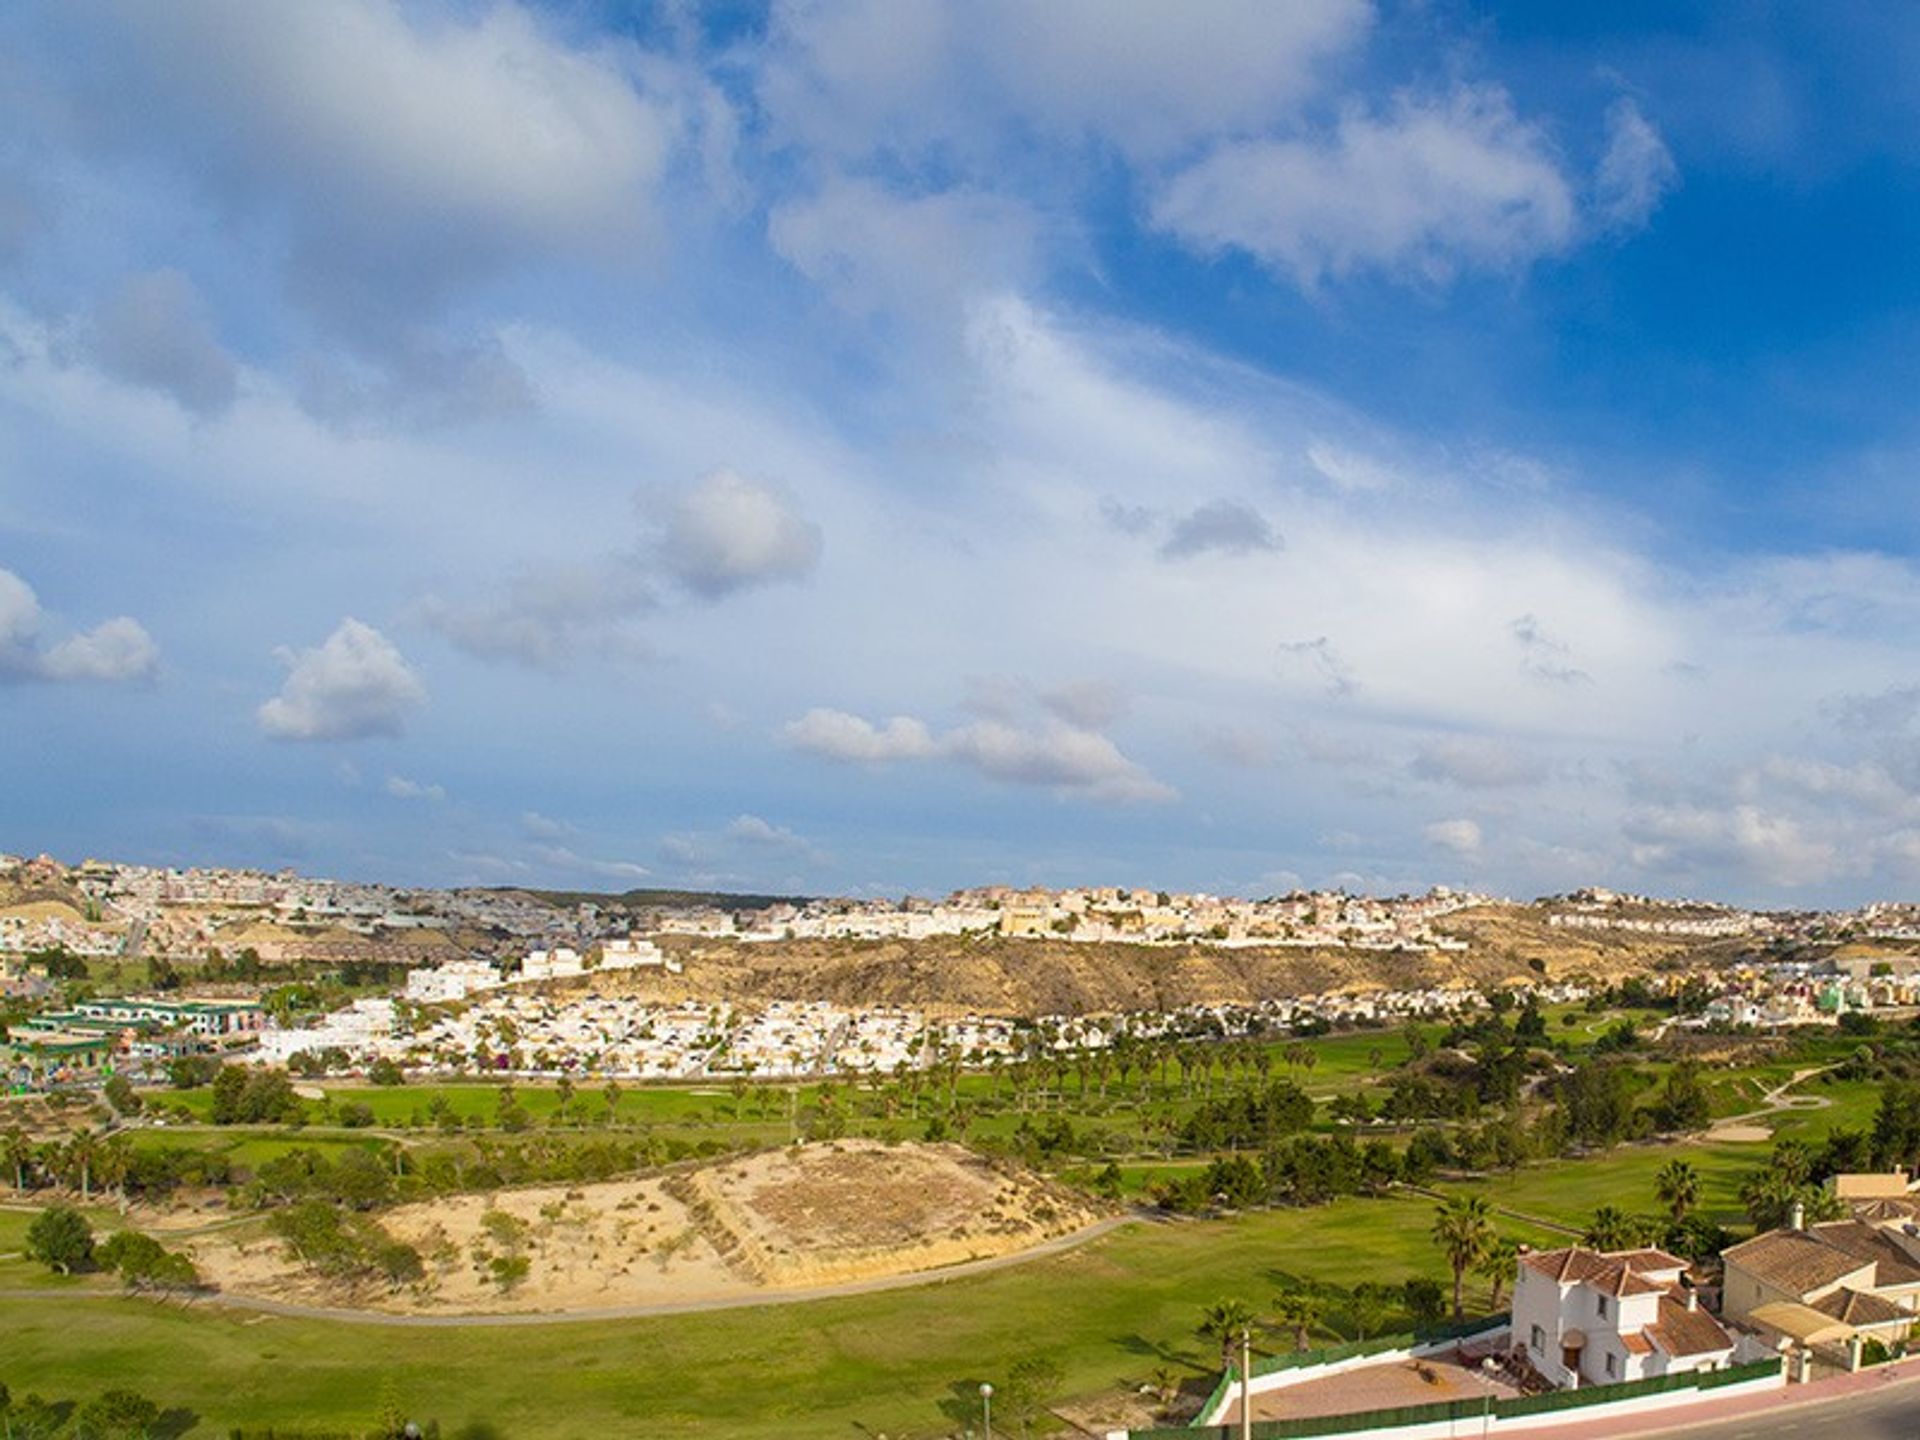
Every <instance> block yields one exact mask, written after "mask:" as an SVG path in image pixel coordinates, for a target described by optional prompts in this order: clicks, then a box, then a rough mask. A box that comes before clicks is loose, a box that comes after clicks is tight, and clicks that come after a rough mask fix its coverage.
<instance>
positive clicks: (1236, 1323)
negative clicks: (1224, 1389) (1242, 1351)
mask: <svg viewBox="0 0 1920 1440" xmlns="http://www.w3.org/2000/svg"><path fill="white" fill-rule="evenodd" d="M1253 1319H1254V1316H1253V1307H1252V1306H1251V1305H1249V1304H1247V1302H1246V1301H1244V1300H1216V1301H1215V1302H1214V1303H1213V1304H1211V1305H1209V1306H1208V1307H1207V1308H1206V1310H1205V1312H1204V1313H1203V1314H1202V1315H1201V1317H1200V1334H1202V1335H1203V1336H1205V1337H1206V1338H1207V1339H1209V1340H1212V1341H1215V1342H1216V1343H1217V1344H1218V1345H1219V1346H1220V1368H1221V1369H1222V1370H1227V1369H1231V1368H1232V1366H1233V1352H1234V1348H1235V1347H1236V1346H1237V1345H1239V1343H1240V1337H1241V1335H1243V1334H1245V1333H1246V1332H1247V1331H1249V1330H1251V1329H1252V1328H1253Z"/></svg>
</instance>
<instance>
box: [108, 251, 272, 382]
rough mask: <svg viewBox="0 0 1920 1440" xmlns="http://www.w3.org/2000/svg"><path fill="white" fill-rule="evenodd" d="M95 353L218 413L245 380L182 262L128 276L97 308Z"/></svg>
mask: <svg viewBox="0 0 1920 1440" xmlns="http://www.w3.org/2000/svg"><path fill="white" fill-rule="evenodd" d="M90 338H91V348H92V352H93V356H94V358H95V359H96V360H97V361H98V362H99V364H100V367H101V368H102V369H103V370H105V371H106V372H107V373H108V374H110V375H113V376H115V377H117V378H118V379H121V380H125V381H127V382H128V383H129V384H132V385H143V386H146V387H147V388H149V389H153V390H158V391H160V392H161V393H162V394H164V395H169V396H171V397H173V399H174V400H175V401H176V402H177V403H178V404H179V405H180V407H181V408H182V409H184V410H187V411H189V412H191V413H192V414H195V415H199V416H203V417H204V416H210V415H218V414H220V413H222V412H223V411H225V410H226V409H227V408H228V407H229V406H231V405H232V404H233V398H234V395H235V393H236V392H237V390H238V387H239V379H238V374H239V372H238V368H237V367H236V366H235V365H234V363H233V357H232V356H230V355H228V354H227V352H226V351H225V350H224V349H222V348H221V345H220V342H219V340H218V339H217V338H216V337H215V335H214V333H213V327H212V325H211V323H210V322H209V321H208V319H207V316H206V307H205V304H204V303H203V302H202V300H201V298H200V292H199V291H198V290H196V289H195V288H194V285H193V282H192V281H191V280H189V279H188V278H187V277H186V276H185V275H183V274H181V273H180V272H179V271H178V270H154V271H150V272H148V273H146V274H144V275H133V276H129V277H128V278H127V279H126V280H125V281H124V282H122V284H121V285H120V287H119V288H118V289H117V290H115V291H114V292H113V293H112V294H111V295H110V296H108V297H107V299H106V300H105V301H103V302H102V303H101V305H100V308H99V309H98V311H96V312H95V315H94V320H93V330H92V334H91V337H90Z"/></svg>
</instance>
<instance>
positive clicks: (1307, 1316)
mask: <svg viewBox="0 0 1920 1440" xmlns="http://www.w3.org/2000/svg"><path fill="white" fill-rule="evenodd" d="M1325 1311H1326V1306H1325V1305H1324V1304H1323V1303H1322V1302H1321V1300H1320V1297H1319V1296H1318V1295H1315V1294H1313V1293H1312V1292H1311V1291H1307V1290H1283V1291H1281V1292H1280V1293H1279V1294H1278V1295H1276V1296H1274V1297H1273V1318H1274V1319H1275V1320H1276V1321H1278V1322H1279V1324H1280V1325H1281V1326H1282V1327H1283V1328H1285V1329H1288V1330H1291V1331H1293V1348H1294V1349H1296V1350H1305V1349H1306V1348H1307V1340H1308V1336H1309V1334H1310V1333H1311V1332H1312V1330H1313V1327H1314V1326H1315V1325H1317V1324H1319V1323H1320V1317H1321V1315H1322V1314H1324V1313H1325Z"/></svg>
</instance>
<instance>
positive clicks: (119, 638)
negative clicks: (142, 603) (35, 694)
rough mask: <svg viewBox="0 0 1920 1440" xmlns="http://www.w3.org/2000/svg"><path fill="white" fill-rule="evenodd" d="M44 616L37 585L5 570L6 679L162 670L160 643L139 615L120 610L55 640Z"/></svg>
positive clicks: (0, 618) (1, 626)
mask: <svg viewBox="0 0 1920 1440" xmlns="http://www.w3.org/2000/svg"><path fill="white" fill-rule="evenodd" d="M44 621H45V615H44V612H42V610H41V608H40V600H39V597H38V596H36V595H35V594H34V593H33V587H32V586H30V585H29V584H27V582H26V581H24V580H22V579H21V578H20V577H19V576H18V575H16V574H14V573H13V572H12V571H11V570H0V681H7V680H15V681H18V680H48V681H71V680H100V681H125V680H133V681H141V680H151V679H153V678H154V676H155V675H156V674H157V673H158V672H159V668H160V648H159V646H157V645H155V644H154V642H153V637H152V636H151V635H149V634H148V633H147V631H146V628H145V627H144V626H142V625H141V624H140V622H139V621H137V620H133V619H130V618H129V617H127V616H125V615H117V616H115V617H114V618H113V619H111V620H103V621H101V622H100V624H98V625H96V626H94V627H93V628H92V629H91V630H83V631H80V632H78V633H77V634H73V635H69V636H67V637H66V638H65V639H62V640H57V641H55V642H54V643H53V644H51V645H47V644H44V643H43V642H42V640H41V627H42V625H43V623H44Z"/></svg>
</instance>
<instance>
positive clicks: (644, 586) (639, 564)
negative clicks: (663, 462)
mask: <svg viewBox="0 0 1920 1440" xmlns="http://www.w3.org/2000/svg"><path fill="white" fill-rule="evenodd" d="M640 504H641V509H642V511H643V514H644V515H645V517H646V518H647V520H648V521H649V523H650V525H651V526H652V534H651V535H650V536H649V537H646V538H642V539H640V540H638V541H636V543H635V544H633V545H632V546H629V547H628V548H625V549H621V550H606V551H600V552H598V553H595V552H591V551H589V552H587V553H585V554H582V555H576V556H572V557H569V558H567V559H564V560H556V561H551V562H548V563H546V564H543V565H538V566H529V567H527V568H524V569H522V570H521V571H520V572H519V573H518V574H517V575H515V576H514V577H513V578H512V579H511V580H509V581H508V582H507V584H506V585H505V587H504V588H503V589H502V590H500V591H497V592H496V593H495V594H493V595H491V596H488V597H484V598H481V599H478V600H466V601H456V600H450V599H448V598H446V597H445V596H441V595H429V596H427V597H426V598H425V599H424V600H423V601H422V602H421V603H420V606H419V612H418V613H419V617H420V619H422V620H423V621H424V622H425V623H426V624H428V625H429V626H431V627H432V628H433V629H435V630H437V631H439V632H440V633H441V634H442V635H443V636H445V637H446V638H447V639H448V640H449V641H450V642H452V643H453V644H454V645H456V646H458V647H459V648H460V649H462V650H465V651H466V652H468V653H469V654H471V655H475V656H478V657H480V658H481V659H485V660H510V661H514V662H516V663H518V664H522V665H528V666H532V667H534V668H537V669H546V670H557V669H561V668H563V667H564V666H566V665H567V664H568V663H569V662H570V661H572V660H573V659H575V658H576V657H577V656H578V654H579V653H580V652H581V651H582V650H585V649H589V648H594V649H598V650H600V651H602V652H604V653H610V654H616V655H626V656H636V655H644V654H647V653H649V647H648V646H647V644H646V643H645V641H644V640H643V639H642V637H641V636H640V635H639V633H638V632H637V631H636V630H635V629H634V628H633V622H635V621H637V620H640V619H642V618H643V617H645V616H647V615H650V614H653V613H655V612H656V611H658V610H659V609H661V607H662V605H663V604H664V602H665V599H667V598H670V591H671V590H673V589H677V590H679V591H680V592H681V593H682V594H683V595H684V596H686V597H688V598H690V599H691V600H693V601H695V602H697V603H701V604H710V603H714V602H717V601H720V600H724V599H726V598H727V597H728V596H731V595H734V594H737V593H739V592H741V591H744V590H749V589H752V588H754V587H756V586H761V585H772V584H778V583H781V582H797V581H800V580H804V579H805V578H807V576H809V575H811V574H812V573H813V571H814V569H815V567H816V566H817V565H818V563H819V559H820V552H821V548H822V539H821V532H820V527H819V526H818V525H815V524H814V523H813V522H812V521H810V520H808V519H806V518H805V517H804V516H802V515H801V514H800V513H799V512H798V511H797V510H796V509H795V508H794V507H793V504H792V502H791V501H790V500H789V499H788V498H787V496H786V495H785V494H784V493H783V492H782V491H781V490H780V489H779V488H778V487H776V486H774V485H770V484H767V483H765V482H763V481H758V480H751V479H748V478H747V477H745V476H742V475H739V474H736V473H734V472H733V471H731V470H715V471H713V472H711V473H710V474H707V475H705V476H702V477H701V478H700V479H699V480H698V481H696V482H695V483H694V484H692V485H690V486H687V487H686V488H684V489H682V490H679V491H667V492H646V493H643V495H642V496H641V501H640Z"/></svg>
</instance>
